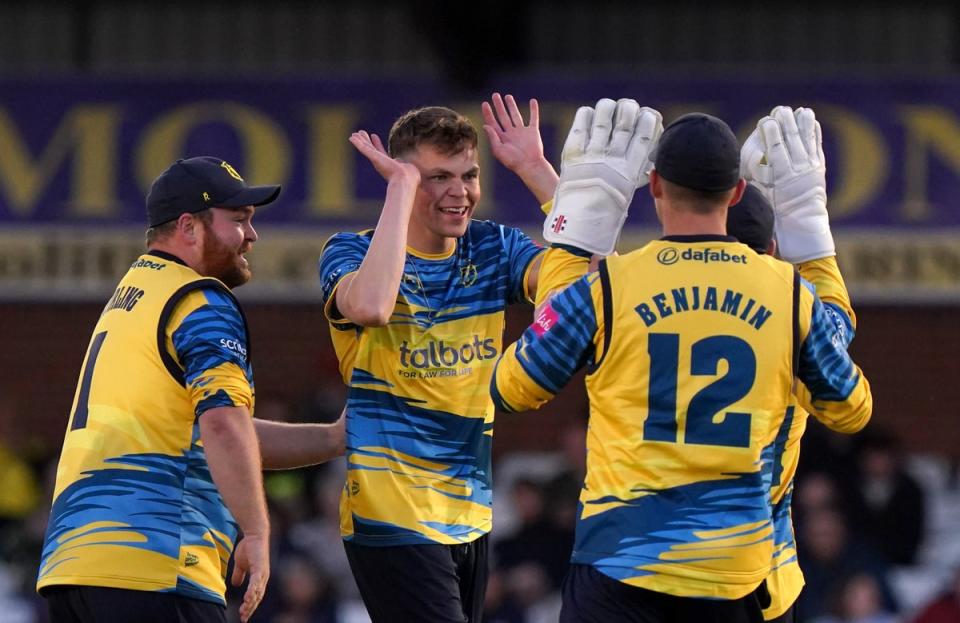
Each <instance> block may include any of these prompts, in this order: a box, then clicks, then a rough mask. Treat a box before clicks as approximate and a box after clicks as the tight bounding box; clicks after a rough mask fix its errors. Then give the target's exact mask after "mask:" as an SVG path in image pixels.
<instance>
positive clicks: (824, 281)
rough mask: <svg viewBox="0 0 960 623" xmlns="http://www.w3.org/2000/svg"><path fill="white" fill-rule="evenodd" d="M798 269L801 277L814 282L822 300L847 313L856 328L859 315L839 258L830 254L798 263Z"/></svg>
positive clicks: (851, 323) (851, 324)
mask: <svg viewBox="0 0 960 623" xmlns="http://www.w3.org/2000/svg"><path fill="white" fill-rule="evenodd" d="M797 269H798V270H799V271H800V276H801V277H803V278H804V279H806V280H807V281H809V282H810V283H812V284H813V286H814V288H815V289H816V291H817V296H819V297H820V300H821V301H823V302H824V303H830V304H832V305H834V306H835V307H836V308H838V309H839V310H840V311H842V312H843V313H845V314H846V315H847V318H848V319H849V320H850V326H851V327H853V328H854V329H856V327H857V317H856V315H855V314H854V312H853V305H852V304H851V303H850V294H849V292H847V285H846V284H845V283H844V281H843V275H842V274H841V273H840V267H839V266H838V265H837V258H836V257H834V256H830V257H824V258H820V259H816V260H811V261H809V262H802V263H800V264H798V265H797Z"/></svg>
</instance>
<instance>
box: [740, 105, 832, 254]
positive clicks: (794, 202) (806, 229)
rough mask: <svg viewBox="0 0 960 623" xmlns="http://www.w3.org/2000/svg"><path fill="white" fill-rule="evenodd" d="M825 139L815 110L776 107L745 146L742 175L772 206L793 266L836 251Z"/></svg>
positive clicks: (780, 243) (782, 248) (780, 241)
mask: <svg viewBox="0 0 960 623" xmlns="http://www.w3.org/2000/svg"><path fill="white" fill-rule="evenodd" d="M821 143H822V135H821V132H820V123H819V122H818V121H817V119H816V117H815V116H814V114H813V111H812V110H810V109H809V108H798V109H797V110H796V111H794V110H791V109H790V108H789V107H788V106H777V107H776V108H774V109H773V111H771V113H770V116H768V117H764V118H763V119H761V120H760V121H759V122H758V123H757V129H756V130H754V131H753V133H752V134H751V135H750V137H749V138H747V140H746V141H744V143H743V147H742V148H741V150H740V174H741V175H742V176H743V178H744V179H746V180H747V181H750V182H753V183H754V184H755V185H757V187H758V188H759V189H760V190H761V192H763V194H764V195H765V196H766V197H767V199H768V200H769V201H770V204H771V205H772V206H773V213H774V234H775V235H776V238H777V247H779V250H780V257H782V258H783V259H784V260H786V261H788V262H790V263H792V264H798V263H800V262H807V261H810V260H815V259H819V258H822V257H830V256H833V255H836V248H835V246H834V243H833V235H832V234H831V233H830V218H829V216H828V215H827V181H826V173H827V166H826V161H825V160H824V157H823V145H822V144H821Z"/></svg>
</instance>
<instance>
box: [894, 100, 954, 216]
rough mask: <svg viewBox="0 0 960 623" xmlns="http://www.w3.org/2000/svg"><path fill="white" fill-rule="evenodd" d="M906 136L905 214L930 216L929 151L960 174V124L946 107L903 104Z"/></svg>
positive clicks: (901, 110) (901, 111)
mask: <svg viewBox="0 0 960 623" xmlns="http://www.w3.org/2000/svg"><path fill="white" fill-rule="evenodd" d="M899 110H900V114H901V116H902V119H903V126H904V130H905V131H906V137H905V143H906V146H905V149H904V152H905V163H904V193H903V198H904V202H903V215H904V217H906V218H907V219H908V220H911V221H921V220H925V219H928V218H929V217H930V215H931V214H930V213H931V210H930V202H929V200H928V197H927V190H928V188H929V185H930V175H929V157H930V156H929V154H930V152H935V153H936V154H937V155H939V156H941V157H942V158H943V160H944V161H945V162H946V164H947V165H949V166H950V167H951V168H952V169H953V170H954V171H957V172H958V173H960V124H958V122H957V117H956V114H954V113H953V112H952V111H950V110H947V109H946V108H943V107H942V106H900V109H899Z"/></svg>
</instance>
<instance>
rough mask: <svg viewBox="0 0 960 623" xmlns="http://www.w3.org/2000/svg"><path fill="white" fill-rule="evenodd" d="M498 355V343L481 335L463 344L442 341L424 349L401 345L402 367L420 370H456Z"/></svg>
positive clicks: (406, 344) (403, 343)
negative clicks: (455, 368) (461, 366)
mask: <svg viewBox="0 0 960 623" xmlns="http://www.w3.org/2000/svg"><path fill="white" fill-rule="evenodd" d="M498 354H499V353H498V352H497V346H496V341H495V340H494V339H493V338H492V337H488V338H481V337H480V336H479V335H474V336H473V340H472V341H468V342H465V343H461V344H457V343H456V342H453V343H451V342H447V341H445V340H440V341H437V342H430V343H429V344H427V345H426V346H423V347H422V348H410V345H409V344H408V343H407V342H406V341H404V342H401V343H400V365H401V366H402V367H404V368H416V369H418V370H425V369H429V368H454V367H457V366H460V365H469V364H470V363H472V362H474V361H486V360H488V359H496V358H497V355H498Z"/></svg>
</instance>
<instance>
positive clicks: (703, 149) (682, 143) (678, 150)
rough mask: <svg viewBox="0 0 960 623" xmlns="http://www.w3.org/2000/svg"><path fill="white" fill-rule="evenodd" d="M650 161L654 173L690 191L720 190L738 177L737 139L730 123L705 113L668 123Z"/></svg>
mask: <svg viewBox="0 0 960 623" xmlns="http://www.w3.org/2000/svg"><path fill="white" fill-rule="evenodd" d="M652 160H653V164H654V167H655V168H656V170H657V175H659V176H660V177H662V178H663V179H665V180H668V181H671V182H673V183H674V184H677V185H679V186H683V187H685V188H691V189H693V190H700V191H704V192H722V191H725V190H730V189H731V188H733V187H734V186H736V185H737V182H738V181H739V180H740V142H739V141H737V137H736V136H735V135H734V134H733V131H732V130H731V129H730V126H728V125H727V124H726V123H724V122H723V121H722V120H720V119H717V118H716V117H714V116H712V115H707V114H704V113H699V112H695V113H690V114H688V115H683V116H682V117H680V118H678V119H676V120H674V122H673V123H671V124H670V125H668V126H667V127H666V129H665V130H664V131H663V134H662V135H661V136H660V141H659V142H658V143H657V147H656V149H655V151H654V154H653V158H652Z"/></svg>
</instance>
